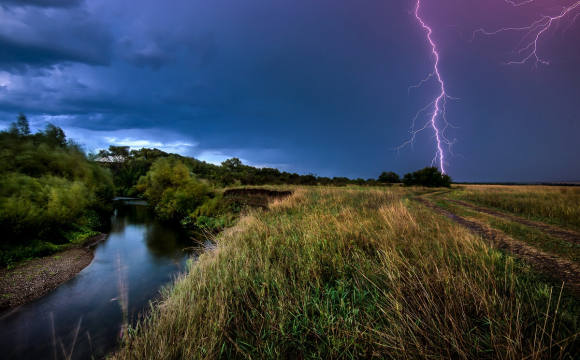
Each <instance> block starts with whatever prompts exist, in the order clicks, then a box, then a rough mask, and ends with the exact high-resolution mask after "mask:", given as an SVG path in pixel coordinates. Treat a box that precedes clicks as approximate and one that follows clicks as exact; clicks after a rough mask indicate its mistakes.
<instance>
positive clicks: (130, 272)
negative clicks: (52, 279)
mask: <svg viewBox="0 0 580 360" xmlns="http://www.w3.org/2000/svg"><path fill="white" fill-rule="evenodd" d="M118 201H119V206H118V207H117V209H116V210H115V213H114V215H113V216H112V218H111V225H110V228H109V229H107V231H106V232H107V233H108V236H107V238H106V239H105V240H104V241H102V242H100V243H98V244H96V245H95V246H94V248H93V251H94V253H95V259H94V260H93V262H92V263H91V264H90V265H89V266H87V267H86V268H85V269H84V270H83V271H81V272H80V273H79V274H78V275H77V276H76V277H75V278H73V279H71V280H69V281H67V282H65V283H63V284H62V285H60V286H59V287H57V288H56V289H54V290H53V291H51V292H49V293H48V294H46V295H44V296H43V297H41V298H38V299H36V300H34V301H32V302H30V303H27V304H24V305H21V306H19V307H16V308H12V309H7V310H3V311H2V312H0V359H69V358H71V359H91V358H95V359H100V358H103V357H104V356H105V355H107V354H108V353H109V352H110V351H111V350H112V349H113V348H114V347H115V346H116V345H117V343H118V339H119V336H120V333H121V332H122V331H121V329H122V324H123V322H124V318H128V319H129V320H130V319H135V318H137V316H138V315H139V313H142V312H143V311H144V310H147V309H148V308H149V301H150V300H154V299H156V298H158V297H159V290H160V288H161V287H162V286H163V285H164V284H167V283H169V282H171V281H172V280H173V279H174V277H175V276H176V275H177V274H178V273H179V272H180V271H182V270H184V268H185V266H186V261H187V259H188V258H189V257H190V256H191V254H190V253H188V252H184V251H182V249H183V248H186V247H189V246H192V241H191V240H190V239H189V238H188V237H187V236H185V234H184V233H183V232H181V231H179V230H178V229H173V228H170V227H168V226H166V225H164V224H162V223H161V222H159V221H158V220H157V219H155V217H154V216H153V214H151V212H149V211H148V210H147V206H146V204H145V203H143V202H140V201H134V200H128V199H123V200H118ZM120 289H121V290H120ZM123 289H124V290H123ZM120 295H121V296H120ZM124 298H127V299H128V301H126V302H125V303H126V304H127V311H126V314H127V315H126V316H124V315H123V313H124V311H123V310H122V309H123V306H122V305H123V301H122V299H124ZM75 336H76V339H75ZM71 354H72V356H71Z"/></svg>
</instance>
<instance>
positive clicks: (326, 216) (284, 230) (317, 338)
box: [113, 187, 580, 359]
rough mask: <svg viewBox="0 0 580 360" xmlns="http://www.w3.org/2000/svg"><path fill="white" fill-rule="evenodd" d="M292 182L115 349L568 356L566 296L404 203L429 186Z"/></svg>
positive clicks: (221, 238) (229, 354)
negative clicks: (288, 193)
mask: <svg viewBox="0 0 580 360" xmlns="http://www.w3.org/2000/svg"><path fill="white" fill-rule="evenodd" d="M292 190H293V195H291V196H290V197H287V198H285V199H278V200H275V201H273V202H272V203H271V204H270V206H269V209H268V210H265V211H263V210H250V211H244V212H243V213H242V215H241V217H240V219H239V221H238V222H237V224H236V225H235V226H233V227H231V228H229V229H227V230H225V231H223V232H221V233H220V234H219V235H217V236H216V238H215V242H216V243H217V247H215V248H212V249H208V250H207V251H205V252H204V253H203V254H202V255H201V256H200V258H199V260H197V261H196V262H192V263H191V264H190V266H189V270H188V271H187V273H185V274H183V275H182V276H180V277H179V278H178V279H177V280H176V282H175V284H174V285H172V286H171V287H168V288H166V289H165V290H164V296H163V299H162V300H161V301H160V302H158V303H156V304H155V306H153V307H152V310H151V313H150V314H148V315H146V316H145V317H143V318H142V319H141V321H140V322H139V324H138V325H137V326H134V327H129V329H128V331H127V333H126V336H124V338H123V341H122V345H121V347H120V349H119V351H118V352H117V353H116V354H114V355H113V358H119V359H121V358H122V359H126V358H128V359H193V358H195V359H204V358H259V359H262V358H264V359H272V358H292V359H294V358H303V359H313V358H325V359H327V358H367V357H378V358H437V359H443V358H445V359H447V358H454V359H476V358H478V359H479V358H483V359H486V358H488V359H492V358H493V359H522V358H530V359H543V358H562V359H572V358H576V357H577V356H579V355H580V339H578V336H577V335H578V333H579V331H580V329H579V324H578V314H580V302H579V301H578V299H577V298H575V297H574V296H572V295H570V294H569V293H568V292H567V291H566V290H565V289H563V288H562V287H561V284H560V286H558V285H555V283H554V282H553V281H552V280H550V279H548V278H547V277H546V276H545V275H544V274H540V273H538V272H537V271H536V270H534V269H533V268H532V267H531V266H530V265H529V264H528V263H526V262H524V261H521V260H518V259H517V258H515V257H513V256H511V255H510V254H508V253H506V252H503V251H500V250H498V249H495V248H493V247H491V246H490V245H489V244H487V243H486V242H484V241H483V240H482V238H481V237H479V236H477V235H474V234H472V233H471V232H469V231H468V230H467V229H465V228H463V227H461V226H460V225H458V224H456V223H454V222H453V221H451V220H449V219H447V218H445V217H443V216H441V215H439V214H437V213H435V212H433V211H432V210H431V209H429V208H426V207H425V206H423V205H421V204H419V203H417V202H415V201H413V197H414V196H416V194H422V193H428V192H429V191H430V190H427V189H423V188H413V189H410V188H402V187H389V188H352V187H346V188H333V187H329V188H326V187H293V188H292ZM462 191H464V190H462ZM514 198H517V196H514ZM554 206H557V205H554Z"/></svg>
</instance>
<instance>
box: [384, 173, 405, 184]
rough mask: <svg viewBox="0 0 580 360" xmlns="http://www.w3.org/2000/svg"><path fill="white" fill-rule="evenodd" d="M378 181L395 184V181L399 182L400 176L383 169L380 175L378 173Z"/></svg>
mask: <svg viewBox="0 0 580 360" xmlns="http://www.w3.org/2000/svg"><path fill="white" fill-rule="evenodd" d="M379 182H380V183H383V184H386V183H389V184H395V183H400V182H401V178H400V177H399V174H397V173H395V172H392V171H389V172H386V171H383V173H382V174H381V175H379Z"/></svg>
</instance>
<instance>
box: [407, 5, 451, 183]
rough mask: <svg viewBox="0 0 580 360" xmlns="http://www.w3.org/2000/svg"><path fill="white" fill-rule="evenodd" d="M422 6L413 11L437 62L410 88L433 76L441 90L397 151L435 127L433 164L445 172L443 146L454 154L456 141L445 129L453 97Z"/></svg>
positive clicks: (447, 124) (421, 111) (426, 107)
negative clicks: (422, 122) (440, 122)
mask: <svg viewBox="0 0 580 360" xmlns="http://www.w3.org/2000/svg"><path fill="white" fill-rule="evenodd" d="M420 6H421V0H417V6H415V9H414V10H413V13H414V15H415V18H417V20H418V21H419V23H420V24H421V26H422V27H423V29H425V30H426V32H427V39H428V40H429V44H430V45H431V56H432V57H433V58H434V59H435V63H434V65H433V72H432V73H431V74H429V76H428V77H427V78H425V79H423V80H421V82H420V83H419V84H417V85H415V86H411V87H410V88H409V89H411V88H417V87H420V86H421V85H422V84H423V83H425V82H427V81H429V80H430V79H431V78H435V79H436V80H437V82H438V84H439V86H440V89H441V90H440V92H439V93H438V95H437V97H436V98H435V100H433V101H432V102H431V103H429V104H428V105H427V106H425V107H424V108H423V109H421V110H419V112H418V113H417V114H416V115H415V117H414V118H413V125H412V127H411V134H412V137H411V139H410V140H409V141H407V142H406V143H404V144H403V145H401V146H399V147H398V148H397V151H400V150H401V149H402V148H403V147H405V146H407V145H411V146H413V144H414V142H415V137H416V135H417V133H419V132H421V131H423V130H425V129H428V128H433V130H434V131H435V138H436V140H437V152H436V153H435V157H434V158H433V160H432V161H431V166H433V165H434V164H436V163H439V169H440V170H441V173H443V174H445V165H447V162H446V161H445V158H444V156H443V146H447V147H448V149H449V152H450V153H451V154H452V155H453V153H452V152H451V146H452V145H453V143H454V142H455V141H449V140H447V139H446V138H445V130H446V129H447V127H449V126H451V124H449V123H448V122H447V119H446V117H445V103H446V100H447V99H453V98H452V97H450V96H449V95H448V94H447V93H446V92H445V83H444V82H443V79H442V77H441V73H440V72H439V53H437V48H436V46H435V43H434V42H433V39H432V37H431V35H432V34H433V30H432V29H431V28H430V27H429V26H427V24H426V23H425V22H424V21H423V19H422V18H421V16H420V15H419V9H420ZM431 107H433V108H434V110H433V112H432V113H428V115H429V116H430V119H429V121H428V122H427V123H426V124H425V125H424V126H423V127H422V128H420V129H419V130H415V122H416V120H417V118H418V117H419V115H421V114H422V113H423V112H425V111H428V110H429V109H430V108H431ZM438 119H442V120H443V128H442V129H441V130H440V127H438V125H437V121H438Z"/></svg>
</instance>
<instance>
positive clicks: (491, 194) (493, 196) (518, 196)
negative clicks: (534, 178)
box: [446, 185, 580, 231]
mask: <svg viewBox="0 0 580 360" xmlns="http://www.w3.org/2000/svg"><path fill="white" fill-rule="evenodd" d="M446 196H449V197H450V198H454V199H458V200H464V201H468V202H472V203H474V204H477V205H481V206H488V207H491V208H494V209H497V210H502V211H506V212H508V213H512V214H516V215H520V216H524V217H526V218H529V219H531V220H539V221H543V222H547V223H549V224H552V225H556V226H560V227H563V228H567V229H571V230H577V231H580V188H577V187H558V186H498V185H493V186H492V185H470V186H459V187H457V188H456V190H455V191H453V192H452V193H450V194H446Z"/></svg>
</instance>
